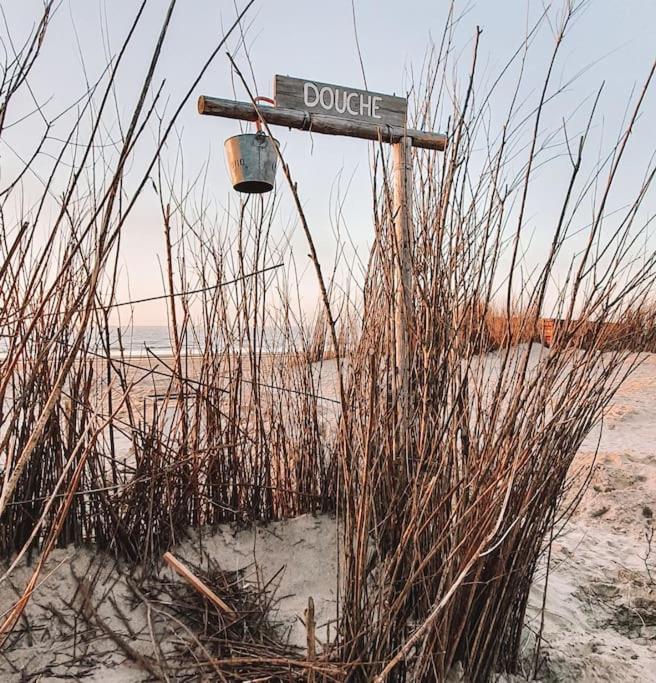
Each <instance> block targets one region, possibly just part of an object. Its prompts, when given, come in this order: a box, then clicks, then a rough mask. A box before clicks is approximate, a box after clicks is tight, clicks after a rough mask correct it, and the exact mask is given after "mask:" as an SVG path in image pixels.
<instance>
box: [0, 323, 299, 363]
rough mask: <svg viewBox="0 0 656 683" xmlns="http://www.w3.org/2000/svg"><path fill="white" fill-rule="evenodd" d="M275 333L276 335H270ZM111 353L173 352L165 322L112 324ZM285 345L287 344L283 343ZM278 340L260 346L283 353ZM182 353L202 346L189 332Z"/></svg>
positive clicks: (2, 342)
mask: <svg viewBox="0 0 656 683" xmlns="http://www.w3.org/2000/svg"><path fill="white" fill-rule="evenodd" d="M197 334H198V337H199V339H201V340H202V332H201V331H198V332H197ZM270 336H276V335H270ZM8 345H9V340H8V339H7V338H3V337H1V336H0V359H2V358H5V357H6V355H7V348H8ZM109 346H110V355H112V356H118V355H120V353H121V347H122V348H123V352H124V353H125V355H126V356H131V357H132V358H138V357H145V356H149V355H153V354H154V355H157V356H167V355H171V354H172V353H173V347H172V345H171V335H170V331H169V328H168V326H166V325H133V326H131V327H114V326H113V327H111V328H110V333H109ZM285 346H287V345H285ZM216 348H217V349H221V342H220V341H219V340H217V343H216ZM288 348H289V347H288V346H287V349H288ZM287 349H285V348H284V346H283V345H282V344H280V343H276V342H273V341H269V342H267V343H266V348H264V349H263V351H265V352H266V353H282V352H284V351H285V350H287ZM90 350H91V351H92V352H96V353H102V354H103V355H104V353H105V351H104V345H103V344H102V343H101V340H100V339H97V340H95V341H93V342H92V344H91V346H90ZM231 350H233V351H235V352H239V351H240V350H241V351H245V350H246V349H245V348H240V347H238V346H235V345H232V347H231ZM183 353H184V354H185V355H187V356H194V355H198V354H200V353H201V348H200V346H199V344H198V339H196V338H194V337H193V336H188V338H187V339H185V341H184V348H183Z"/></svg>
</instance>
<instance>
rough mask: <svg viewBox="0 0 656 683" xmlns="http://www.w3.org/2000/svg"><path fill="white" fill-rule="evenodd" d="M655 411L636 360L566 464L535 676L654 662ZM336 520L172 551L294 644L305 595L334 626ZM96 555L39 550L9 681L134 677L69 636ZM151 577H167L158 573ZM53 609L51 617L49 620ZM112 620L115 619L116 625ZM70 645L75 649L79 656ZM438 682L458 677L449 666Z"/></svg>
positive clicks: (107, 608) (6, 600)
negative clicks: (232, 578)
mask: <svg viewBox="0 0 656 683" xmlns="http://www.w3.org/2000/svg"><path fill="white" fill-rule="evenodd" d="M140 362H142V363H143V364H144V366H145V365H146V364H147V361H140ZM317 372H318V368H317ZM322 373H323V378H324V379H323V383H322V384H321V390H322V391H323V392H325V394H326V395H330V392H331V387H332V389H333V390H334V379H335V377H334V364H332V365H331V363H328V364H326V365H325V366H324V368H323V371H322ZM155 388H158V387H157V384H155ZM148 390H149V391H150V390H151V389H150V388H149V389H148ZM143 391H144V394H143V396H146V393H145V389H144V390H143ZM143 396H142V397H143ZM655 409H656V355H650V356H647V357H646V360H645V361H644V363H643V364H642V365H641V367H640V368H639V369H638V370H637V372H636V373H635V374H634V375H633V376H632V377H631V378H630V379H628V380H627V381H626V382H625V383H624V384H623V385H622V387H621V389H620V390H619V392H618V393H617V395H616V397H615V399H614V400H613V402H612V403H611V405H610V406H609V408H608V410H607V411H606V415H605V419H604V422H603V425H600V426H599V427H598V428H597V429H595V430H594V431H593V432H592V433H590V434H589V436H588V437H587V439H586V440H585V443H584V445H583V447H582V448H581V450H580V452H579V453H578V455H577V457H576V458H575V460H574V463H573V465H572V468H571V474H573V475H576V473H578V480H579V481H580V482H581V483H582V482H583V481H584V480H585V478H586V477H587V476H588V474H589V472H590V468H593V470H592V472H593V473H592V477H591V479H590V482H589V485H588V486H587V489H586V491H585V494H584V495H583V497H582V499H581V502H580V505H579V506H578V508H577V509H576V511H575V513H574V515H573V517H572V518H571V520H570V521H568V522H567V524H565V526H564V528H563V529H562V530H561V532H560V533H559V534H558V535H557V537H556V538H555V539H554V542H553V547H552V556H551V563H550V570H549V573H548V590H547V595H546V603H545V605H546V609H545V612H544V624H543V630H542V638H543V640H542V647H541V664H540V675H539V677H538V680H544V681H574V680H576V681H586V682H587V681H645V682H646V681H650V680H652V673H653V671H654V670H656V595H655V593H654V591H656V586H655V585H654V579H655V578H656V543H654V548H653V549H652V550H651V555H650V554H649V553H650V548H649V544H648V541H647V538H648V534H649V530H650V529H651V525H652V522H653V514H654V510H656V450H655V444H656V415H655V414H654V410H655ZM336 524H337V522H336V520H335V519H334V518H333V517H330V516H312V515H303V516H301V517H298V518H295V519H291V520H285V521H281V522H275V523H272V524H269V525H264V526H256V527H253V528H250V529H239V528H237V527H234V526H230V525H224V526H222V527H220V528H218V529H217V530H215V531H211V530H208V529H197V530H190V533H189V538H188V539H187V540H186V541H184V542H183V543H182V544H181V545H180V546H178V547H177V548H175V549H174V551H173V552H174V553H175V554H176V556H177V557H179V558H181V559H183V560H185V561H189V562H191V563H198V562H202V557H203V556H205V557H208V556H209V557H211V558H212V559H213V560H215V561H216V562H217V563H218V564H219V565H220V566H221V568H222V569H225V570H227V571H234V570H243V572H244V581H245V582H246V583H249V582H251V583H252V584H253V585H258V584H259V585H267V584H268V586H269V588H268V590H269V591H271V592H272V594H273V593H275V607H274V609H273V613H272V614H273V615H274V617H275V620H276V621H278V622H279V623H280V632H281V633H283V634H284V637H285V638H288V639H289V641H290V642H291V643H292V644H293V645H295V646H297V647H298V648H301V649H304V648H305V645H306V629H305V621H304V612H305V609H306V607H307V603H308V598H310V597H311V598H313V600H314V604H315V609H316V623H317V641H318V643H322V642H326V641H328V640H330V637H331V636H330V634H331V628H333V629H334V624H335V619H336V591H337V552H338V545H337V543H338V542H337V539H338V534H337V528H336ZM99 559H100V558H99V556H98V555H97V553H92V552H90V551H87V550H84V549H78V550H76V549H74V548H72V547H69V548H68V549H61V550H57V551H55V552H54V553H53V554H52V556H51V557H50V559H49V560H48V564H47V568H46V572H45V573H44V577H45V578H44V579H43V581H42V582H41V584H40V585H39V587H38V590H37V592H36V593H35V595H34V596H33V598H32V600H31V602H30V603H29V605H28V608H27V610H26V615H25V618H24V623H25V630H24V631H23V632H22V633H19V635H18V637H17V638H16V641H15V645H14V646H13V647H12V648H11V649H9V650H6V651H5V652H4V654H3V656H2V658H0V674H1V675H2V678H3V680H8V681H9V680H11V681H14V680H15V681H19V680H23V679H22V678H21V676H23V673H20V672H24V673H25V674H27V675H29V676H31V677H32V678H37V679H38V680H49V681H56V680H62V681H63V680H65V679H66V678H67V677H68V676H70V675H71V674H73V673H75V675H83V674H84V675H85V676H87V678H86V679H85V680H101V679H105V680H106V679H107V676H110V677H111V680H116V681H126V682H132V681H139V680H144V678H145V675H144V672H143V671H140V670H139V668H138V667H135V665H134V663H133V662H130V661H128V660H127V659H126V658H125V656H124V655H123V654H121V653H120V652H117V651H116V647H115V646H114V644H113V643H112V642H111V641H109V640H108V639H106V638H104V639H103V638H102V636H101V637H97V636H96V637H94V638H93V639H92V640H90V641H86V640H85V638H84V636H81V635H80V634H75V633H74V628H73V622H74V621H75V605H76V604H77V603H76V600H79V595H78V593H79V591H78V589H77V583H76V581H75V580H74V575H82V574H84V573H85V572H86V570H87V568H88V566H89V565H91V564H93V562H94V561H96V562H98V561H99ZM545 560H546V558H544V559H543V562H542V566H541V567H540V568H539V570H538V572H537V576H536V580H535V582H534V585H533V589H532V592H531V601H530V604H529V611H528V614H527V620H526V628H525V631H526V643H527V646H526V658H525V660H524V665H525V667H526V670H525V675H523V676H514V677H511V678H512V679H513V680H525V679H527V678H529V674H530V670H531V668H532V666H533V662H532V660H531V656H530V655H529V652H530V647H529V646H530V645H531V644H532V643H534V641H535V634H536V633H537V632H538V631H539V630H540V608H541V606H542V600H543V595H544V592H543V589H544V582H545V579H546V577H547V572H546V562H545ZM650 572H651V574H650ZM29 573H30V569H29V567H27V566H25V565H24V564H23V565H22V566H21V567H19V568H18V570H17V571H16V572H15V573H14V574H13V575H12V579H11V581H8V582H5V583H4V584H2V586H1V587H0V604H2V605H8V604H10V603H11V602H12V600H14V599H15V598H16V592H15V591H14V589H13V588H12V586H20V585H22V583H23V581H24V580H26V579H27V578H28V576H29ZM101 573H102V575H103V578H102V579H101V580H100V581H98V583H97V586H96V593H97V594H95V595H94V598H95V599H96V601H97V604H98V607H97V609H98V610H99V611H100V612H101V613H102V614H103V615H104V617H105V618H106V619H107V620H108V622H109V623H111V624H112V625H113V628H115V629H116V630H117V632H119V633H122V634H123V635H124V636H125V637H126V638H128V637H129V638H131V642H132V643H133V644H134V645H135V646H137V647H138V649H140V650H141V649H143V652H144V653H150V654H152V648H153V637H152V634H151V632H150V629H151V628H152V625H151V626H149V616H148V610H147V609H145V608H144V606H143V605H137V606H136V607H135V606H134V605H133V602H132V601H131V599H130V594H129V590H128V589H127V586H126V583H125V581H126V579H125V577H124V576H122V575H121V574H120V573H118V572H116V571H115V569H112V565H111V564H110V565H104V566H103V568H102V569H101ZM161 574H162V575H164V576H169V575H170V576H171V578H172V577H173V575H172V573H171V570H170V569H168V568H165V567H163V568H162V569H161ZM110 596H111V599H110ZM113 604H114V605H117V606H120V610H117V609H115V608H114V607H113V606H112V605H113ZM54 614H59V615H61V619H60V620H59V621H58V620H57V619H53V615H54ZM125 614H127V615H129V622H128V623H124V621H123V620H124V619H125V617H124V615H125ZM119 615H121V616H119ZM27 624H29V627H28V626H27ZM157 628H161V629H162V631H161V632H159V633H158V641H159V642H161V643H163V644H162V645H161V647H163V648H164V650H165V651H166V648H167V647H170V648H174V638H173V635H174V634H172V633H170V632H168V633H167V632H166V628H164V626H161V625H160V626H159V627H157ZM333 633H334V631H333ZM80 652H84V653H85V656H84V657H82V658H80ZM74 662H75V663H74ZM452 680H458V671H457V670H454V671H453V672H452Z"/></svg>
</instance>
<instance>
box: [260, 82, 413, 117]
mask: <svg viewBox="0 0 656 683" xmlns="http://www.w3.org/2000/svg"><path fill="white" fill-rule="evenodd" d="M273 92H274V96H273V97H274V100H275V101H276V107H280V108H281V109H299V110H300V111H307V112H310V113H312V114H322V115H325V116H335V117H337V118H342V119H350V120H353V121H363V122H365V123H373V124H376V125H379V126H384V125H387V126H397V127H399V128H403V127H405V125H406V117H407V113H408V100H407V99H406V98H405V97H396V96H394V95H385V94H383V93H378V92H371V91H368V90H360V89H359V88H349V87H345V86H341V85H333V84H331V83H321V82H319V81H313V80H310V79H303V78H291V77H289V76H276V77H275V79H274V84H273Z"/></svg>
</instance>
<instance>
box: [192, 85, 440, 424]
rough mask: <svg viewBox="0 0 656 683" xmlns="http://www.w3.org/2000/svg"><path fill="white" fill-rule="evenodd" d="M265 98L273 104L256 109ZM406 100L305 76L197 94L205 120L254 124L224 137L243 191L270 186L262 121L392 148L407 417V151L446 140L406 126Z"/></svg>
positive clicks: (272, 149)
mask: <svg viewBox="0 0 656 683" xmlns="http://www.w3.org/2000/svg"><path fill="white" fill-rule="evenodd" d="M259 100H267V101H269V102H270V103H272V104H273V105H274V106H272V107H259V106H258V105H257V102H258V101H259ZM407 110H408V100H407V98H405V97H396V96H393V95H384V94H381V93H377V92H371V91H366V90H359V89H357V88H348V87H343V86H337V85H330V84H328V83H320V82H318V81H313V80H309V79H300V78H290V77H287V76H276V77H275V80H274V99H273V100H268V98H260V97H256V98H254V99H253V100H252V101H251V102H250V103H249V102H236V101H234V100H225V99H219V98H215V97H205V96H201V97H200V98H199V99H198V112H199V113H200V114H204V115H206V116H221V117H223V118H228V119H239V120H241V121H251V122H253V121H254V122H256V124H257V127H258V132H257V133H256V134H246V135H237V136H235V137H232V138H229V139H228V140H226V143H225V147H226V156H227V161H228V166H229V169H230V173H231V177H232V181H233V186H234V187H235V189H236V190H238V191H240V192H246V193H253V192H255V193H261V192H268V191H269V190H271V189H273V180H274V177H275V159H276V158H277V156H278V155H279V154H280V151H279V149H278V145H277V142H276V141H275V140H274V139H273V138H271V137H270V136H268V135H265V134H264V133H263V132H262V131H261V130H260V122H261V121H264V122H266V124H267V125H273V126H286V127H287V128H295V129H298V130H304V131H311V132H313V133H322V134H324V135H343V136H347V137H353V138H362V139H364V140H373V141H377V142H385V143H389V144H391V145H392V151H393V160H394V228H395V230H394V232H395V239H396V250H395V252H396V253H395V259H394V260H395V265H396V267H395V272H396V278H395V292H396V293H395V299H396V301H395V318H394V328H395V352H396V372H397V378H398V386H399V397H398V398H399V406H400V409H401V412H402V413H403V414H404V415H405V414H406V407H407V404H408V401H407V397H408V392H409V374H410V363H409V361H410V359H409V355H408V348H409V337H408V335H409V329H410V326H409V317H410V315H411V311H412V301H411V300H410V297H411V292H412V269H411V262H412V261H411V251H410V249H411V247H410V245H411V237H410V226H411V221H412V147H419V148H422V149H432V150H436V151H443V150H444V149H445V148H446V144H447V138H446V136H445V135H443V134H440V133H432V132H426V131H420V130H411V129H408V128H407Z"/></svg>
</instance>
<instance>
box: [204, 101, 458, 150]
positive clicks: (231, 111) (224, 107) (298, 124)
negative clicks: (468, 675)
mask: <svg viewBox="0 0 656 683" xmlns="http://www.w3.org/2000/svg"><path fill="white" fill-rule="evenodd" d="M259 110H260V112H261V114H262V118H263V119H264V120H265V121H266V122H267V123H268V124H269V125H272V126H286V127H287V128H295V129H297V130H308V131H309V130H311V131H312V132H313V133H322V134H325V135H342V136H346V137H351V138H362V139H364V140H380V141H381V142H389V143H395V142H399V141H400V140H401V139H402V138H403V137H404V135H407V136H408V137H409V138H410V139H411V140H412V146H413V147H419V148H422V149H435V150H439V151H442V150H444V149H445V148H446V144H447V137H446V135H443V134H441V133H427V132H425V131H421V130H407V131H405V130H404V129H403V128H400V127H397V126H380V125H376V124H372V123H368V122H366V121H354V120H349V119H341V118H338V117H336V116H326V115H325V114H311V113H307V112H302V111H298V110H296V109H282V108H280V107H266V106H262V107H259ZM198 112H199V113H200V114H204V115H206V116H221V117H223V118H227V119H239V120H240V121H256V120H257V118H258V117H257V112H256V110H255V107H254V106H253V105H252V104H251V103H250V102H237V101H235V100H224V99H220V98H216V97H204V96H201V97H199V98H198Z"/></svg>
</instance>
